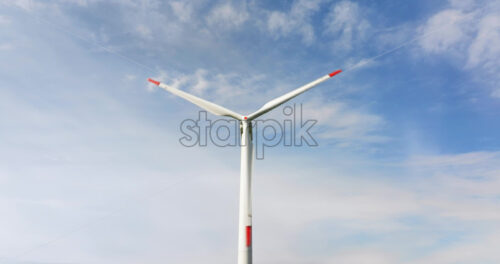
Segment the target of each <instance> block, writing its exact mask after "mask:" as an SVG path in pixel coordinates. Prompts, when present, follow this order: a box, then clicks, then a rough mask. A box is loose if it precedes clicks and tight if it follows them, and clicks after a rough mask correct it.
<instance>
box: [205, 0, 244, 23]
mask: <svg viewBox="0 0 500 264" xmlns="http://www.w3.org/2000/svg"><path fill="white" fill-rule="evenodd" d="M248 18H249V14H248V11H247V10H246V5H242V6H241V7H240V8H237V7H235V6H233V5H232V4H231V3H229V2H228V3H225V4H222V5H218V6H216V7H214V8H213V9H212V10H211V11H210V13H209V14H208V16H207V23H208V24H209V25H210V26H212V27H213V26H215V27H220V28H223V29H236V28H238V27H240V26H241V25H243V23H245V21H247V19H248Z"/></svg>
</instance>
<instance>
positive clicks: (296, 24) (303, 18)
mask: <svg viewBox="0 0 500 264" xmlns="http://www.w3.org/2000/svg"><path fill="white" fill-rule="evenodd" d="M322 2H323V1H321V0H314V1H307V0H296V1H294V2H293V3H292V7H291V9H290V11H289V12H282V11H273V12H271V13H270V14H269V17H268V19H267V29H268V30H269V32H270V34H271V35H272V36H273V37H275V38H280V37H286V36H288V35H298V36H300V37H301V38H302V42H303V43H304V44H306V45H311V44H312V43H313V42H314V41H315V38H316V33H315V30H314V27H313V25H312V22H311V19H312V16H313V15H314V14H315V13H316V12H317V11H318V10H319V8H320V5H321V3H322Z"/></svg>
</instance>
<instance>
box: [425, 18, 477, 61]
mask: <svg viewBox="0 0 500 264" xmlns="http://www.w3.org/2000/svg"><path fill="white" fill-rule="evenodd" d="M470 20H471V17H470V14H469V15H468V14H465V13H462V12H461V11H460V10H454V9H450V10H445V11H442V12H439V13H438V14H436V15H434V16H433V17H431V18H430V19H429V20H428V21H427V23H426V25H424V26H423V27H422V28H421V29H420V32H421V34H422V35H424V36H425V37H423V38H421V39H420V45H421V46H422V48H423V49H424V50H425V51H428V52H444V51H448V50H449V49H450V48H452V47H455V45H457V44H460V43H462V42H463V41H465V40H466V37H467V35H466V33H467V32H466V31H467V27H468V25H469V23H470Z"/></svg>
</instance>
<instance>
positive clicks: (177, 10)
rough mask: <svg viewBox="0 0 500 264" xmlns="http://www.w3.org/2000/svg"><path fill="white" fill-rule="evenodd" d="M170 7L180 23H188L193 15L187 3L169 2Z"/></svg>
mask: <svg viewBox="0 0 500 264" xmlns="http://www.w3.org/2000/svg"><path fill="white" fill-rule="evenodd" d="M169 4H170V7H171V8H172V10H173V11H174V14H175V15H176V16H177V18H178V19H179V20H180V21H182V22H188V21H189V20H190V19H191V15H192V13H193V7H192V6H191V4H190V3H189V2H183V1H174V2H170V3H169Z"/></svg>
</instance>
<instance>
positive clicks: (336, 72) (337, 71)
mask: <svg viewBox="0 0 500 264" xmlns="http://www.w3.org/2000/svg"><path fill="white" fill-rule="evenodd" d="M341 72H342V70H336V71H334V72H332V73H330V74H328V75H330V77H333V76H335V75H337V74H339V73H341Z"/></svg>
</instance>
